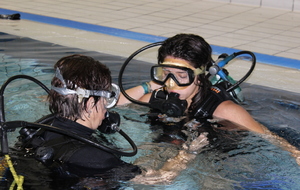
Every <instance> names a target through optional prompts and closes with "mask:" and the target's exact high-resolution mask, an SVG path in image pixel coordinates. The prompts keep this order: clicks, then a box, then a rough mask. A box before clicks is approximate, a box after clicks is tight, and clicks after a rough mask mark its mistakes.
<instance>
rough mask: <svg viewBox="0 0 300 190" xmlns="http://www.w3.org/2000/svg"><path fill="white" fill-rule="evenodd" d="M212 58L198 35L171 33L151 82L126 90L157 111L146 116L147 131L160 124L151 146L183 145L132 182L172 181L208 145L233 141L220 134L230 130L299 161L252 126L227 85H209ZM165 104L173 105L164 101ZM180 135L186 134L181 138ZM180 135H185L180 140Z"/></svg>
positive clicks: (288, 147)
mask: <svg viewBox="0 0 300 190" xmlns="http://www.w3.org/2000/svg"><path fill="white" fill-rule="evenodd" d="M211 56H212V49H211V47H210V45H209V44H208V43H207V42H206V41H205V40H204V39H203V38H202V37H200V36H198V35H194V34H178V35H175V36H173V37H170V38H168V39H166V40H165V41H164V42H163V43H162V45H161V47H160V48H159V50H158V64H157V65H154V66H152V68H151V78H152V81H150V82H147V83H143V84H142V85H140V86H136V87H133V88H131V89H128V90H126V93H127V94H128V95H129V96H130V97H132V98H133V99H136V100H139V101H143V102H149V103H150V105H151V107H152V110H153V109H154V111H155V109H158V112H157V113H158V114H157V115H154V114H150V116H149V117H150V121H151V125H152V126H151V127H152V128H154V127H156V128H158V127H157V126H158V125H160V126H162V127H161V128H160V129H158V130H157V131H159V133H160V134H159V135H157V136H158V139H155V140H154V142H161V141H164V142H170V143H172V144H176V145H182V147H181V148H179V151H178V154H177V155H176V156H174V157H172V158H170V159H169V160H167V161H166V162H165V163H164V164H162V167H161V168H159V169H157V168H156V169H152V168H151V167H150V168H148V169H147V170H146V171H147V172H145V173H143V175H138V176H136V177H135V178H134V179H133V180H134V181H136V182H139V183H147V184H155V183H166V182H171V180H172V179H174V178H175V177H176V176H177V175H178V173H179V172H180V171H181V170H183V169H185V168H186V167H187V163H188V162H189V161H190V160H192V159H194V158H195V157H196V154H197V153H200V152H201V151H203V150H204V149H203V148H204V147H206V146H207V145H208V144H210V143H213V145H212V146H213V147H215V148H217V147H220V149H223V148H224V146H226V145H225V144H226V143H223V142H225V141H226V140H228V142H229V141H230V140H231V141H232V140H235V141H236V140H238V139H237V138H238V137H237V138H235V137H233V138H227V137H226V135H224V136H222V134H224V133H222V131H224V132H225V131H226V130H224V129H230V128H231V129H232V128H235V129H237V131H239V130H242V131H244V130H249V131H253V132H256V133H259V134H267V135H270V136H271V137H272V138H270V139H272V141H274V142H277V141H278V140H279V141H280V144H281V146H282V147H283V148H284V149H286V150H288V151H290V152H291V153H292V154H293V156H294V157H296V158H297V160H298V163H300V162H299V158H300V152H299V151H298V150H297V149H296V148H295V147H293V146H291V145H289V143H288V142H287V141H286V140H284V139H282V138H280V137H278V136H276V135H273V134H272V133H271V132H270V131H269V130H268V129H266V128H265V127H264V126H262V125H260V124H259V123H258V122H256V121H255V120H254V119H253V118H252V116H251V115H250V114H249V113H248V112H247V111H246V110H245V109H244V108H243V107H241V106H240V105H238V104H237V103H236V102H235V101H236V100H235V99H234V98H233V97H232V96H231V95H230V94H229V93H228V92H227V91H226V90H225V89H226V86H224V85H222V84H218V85H212V84H211V82H210V80H209V75H207V74H206V73H205V72H206V71H207V68H209V67H210V66H211V65H212V63H213V60H212V57H211ZM160 99H162V101H160ZM176 99H177V100H176ZM167 100H168V101H169V100H172V101H173V102H171V101H169V102H168V103H165V102H166V101H167ZM127 103H130V102H129V100H127V99H125V97H124V96H122V95H121V96H120V98H119V101H118V105H123V104H127ZM172 103H174V104H175V103H176V104H177V105H172ZM154 104H155V106H153V105H154ZM159 104H163V105H159ZM160 106H161V107H160ZM168 106H174V108H176V109H177V108H180V109H183V111H182V112H180V111H179V112H178V114H177V115H172V114H173V113H175V112H173V111H174V110H175V111H176V109H174V110H171V109H170V110H168V109H167V107H168ZM153 107H154V108H153ZM159 107H160V108H162V109H159ZM180 109H179V110H180ZM156 111H157V110H156ZM164 111H165V112H164ZM168 114H169V115H168ZM153 115H154V116H153ZM170 115H171V118H170V117H168V116H170ZM172 116H175V117H173V118H172ZM153 118H154V119H153ZM210 121H212V122H210ZM159 122H160V123H159ZM153 123H154V124H155V126H154V127H153ZM156 123H158V125H156ZM163 123H166V124H163ZM174 131H176V132H175V133H174ZM183 131H185V133H184V134H183V135H181V134H180V133H182V132H183ZM218 131H219V132H218ZM180 135H181V136H180ZM184 135H187V137H185V138H182V137H183V136H184ZM229 143H230V142H229ZM235 144H237V143H236V142H235ZM222 146H223V147H222ZM138 164H139V165H143V163H138Z"/></svg>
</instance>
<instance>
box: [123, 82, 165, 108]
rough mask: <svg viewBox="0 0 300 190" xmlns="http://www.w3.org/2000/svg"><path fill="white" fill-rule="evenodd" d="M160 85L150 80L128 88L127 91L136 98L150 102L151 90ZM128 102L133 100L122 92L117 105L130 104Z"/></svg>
mask: <svg viewBox="0 0 300 190" xmlns="http://www.w3.org/2000/svg"><path fill="white" fill-rule="evenodd" d="M160 87H161V86H160V85H158V84H156V83H154V82H153V81H150V82H148V83H142V84H141V85H139V86H136V87H133V88H130V89H128V90H126V91H125V92H126V94H128V95H129V96H130V97H131V98H133V99H135V100H139V101H143V102H149V100H150V97H151V92H152V91H153V90H156V89H158V88H160ZM128 103H131V102H130V101H129V100H128V99H127V98H126V97H125V96H124V95H123V94H122V93H121V94H120V98H119V100H118V104H117V105H124V104H128Z"/></svg>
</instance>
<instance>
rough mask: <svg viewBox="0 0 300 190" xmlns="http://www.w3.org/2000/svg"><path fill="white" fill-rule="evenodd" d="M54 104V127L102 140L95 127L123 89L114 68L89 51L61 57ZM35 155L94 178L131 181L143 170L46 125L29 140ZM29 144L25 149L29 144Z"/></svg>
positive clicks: (63, 172)
mask: <svg viewBox="0 0 300 190" xmlns="http://www.w3.org/2000/svg"><path fill="white" fill-rule="evenodd" d="M54 69H55V70H56V74H55V76H54V78H53V79H52V81H51V85H52V86H51V91H50V94H49V96H48V99H49V108H50V111H51V112H52V113H54V114H55V118H54V120H53V122H52V123H51V125H52V126H54V127H57V128H60V129H63V130H65V131H68V132H72V133H75V134H76V135H78V136H80V137H84V138H87V139H91V140H94V141H97V139H96V138H95V137H94V135H95V132H96V130H97V129H98V127H99V126H101V124H102V122H103V120H104V119H105V118H106V116H107V112H108V111H107V109H108V108H111V107H113V106H114V105H115V103H116V101H117V99H118V93H119V92H117V90H115V88H118V86H117V85H115V84H112V81H111V75H110V71H109V69H108V68H107V67H106V66H105V65H104V64H102V63H100V62H99V61H96V60H94V59H93V58H91V57H88V56H84V55H70V56H66V57H63V58H61V59H60V60H58V62H57V63H56V64H55V65H54ZM26 146H27V148H28V147H29V148H31V149H32V150H34V151H35V158H36V159H37V160H39V161H41V162H42V163H43V164H44V165H46V166H47V167H48V168H50V169H51V170H52V171H53V172H54V173H55V175H56V177H57V176H60V177H93V176H100V177H101V178H114V179H117V180H129V179H131V178H133V177H134V176H135V175H137V174H139V173H140V169H139V167H138V166H135V165H132V164H129V163H126V162H124V161H122V160H121V159H120V156H118V155H115V154H113V153H111V152H108V151H105V150H101V149H99V148H96V147H94V146H92V145H90V144H86V143H84V142H81V141H79V140H76V139H74V138H71V137H70V136H65V135H62V134H60V133H56V132H53V131H49V130H45V129H41V130H39V131H38V132H37V133H36V134H35V135H34V137H33V138H31V139H30V141H28V142H27V143H26ZM25 148H26V147H25Z"/></svg>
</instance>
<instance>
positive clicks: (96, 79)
mask: <svg viewBox="0 0 300 190" xmlns="http://www.w3.org/2000/svg"><path fill="white" fill-rule="evenodd" d="M56 68H59V70H60V73H61V75H62V76H63V78H64V80H65V83H66V85H67V88H68V89H71V90H76V89H77V87H80V88H83V89H88V90H106V91H109V90H110V88H111V80H112V79H111V73H110V70H109V69H108V68H107V67H106V66H105V65H104V64H102V63H101V62H99V61H97V60H94V59H93V58H91V57H88V56H84V55H78V54H75V55H70V56H66V57H63V58H61V59H60V60H58V61H57V63H56V64H55V65H54V70H56ZM51 85H52V86H55V87H63V84H62V82H61V81H60V80H59V79H58V78H56V77H53V79H52V81H51ZM93 98H94V102H95V105H96V103H97V102H98V101H99V100H100V98H101V97H98V96H93ZM48 99H49V109H50V111H51V112H52V113H55V114H57V115H58V116H61V117H65V118H69V119H72V120H74V121H76V120H77V119H79V118H81V113H82V111H83V110H86V108H87V101H88V99H89V98H83V99H82V101H81V102H79V101H78V95H77V94H74V95H73V94H70V95H61V94H59V93H57V92H56V91H54V90H51V91H50V94H49V96H48Z"/></svg>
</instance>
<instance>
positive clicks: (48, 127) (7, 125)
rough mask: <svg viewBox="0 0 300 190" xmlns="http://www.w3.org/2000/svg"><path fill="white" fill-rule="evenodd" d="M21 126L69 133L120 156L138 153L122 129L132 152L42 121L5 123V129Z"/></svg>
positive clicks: (70, 135) (75, 137)
mask: <svg viewBox="0 0 300 190" xmlns="http://www.w3.org/2000/svg"><path fill="white" fill-rule="evenodd" d="M19 127H21V128H22V127H31V128H42V129H45V130H49V131H53V132H56V133H60V134H62V135H67V136H69V137H72V138H74V139H76V140H79V141H82V142H84V143H87V144H89V145H92V146H94V147H96V148H99V149H101V150H104V151H106V152H110V153H114V154H118V155H120V156H128V157H130V156H134V155H136V153H137V147H136V145H135V143H134V142H133V141H132V140H131V138H130V137H128V135H127V134H126V133H124V132H123V131H122V130H121V129H119V130H118V132H119V133H120V134H121V135H122V136H123V137H124V138H125V139H126V140H127V141H128V142H129V144H130V145H131V147H132V149H133V151H132V152H123V151H119V150H116V149H112V148H110V147H108V146H105V145H102V144H100V143H97V142H94V141H92V140H90V139H87V138H85V137H82V136H80V135H78V134H76V133H72V132H69V131H66V130H63V129H61V128H58V127H54V126H51V125H46V124H41V123H32V122H26V121H9V122H6V123H5V126H4V128H5V129H15V128H19Z"/></svg>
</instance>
